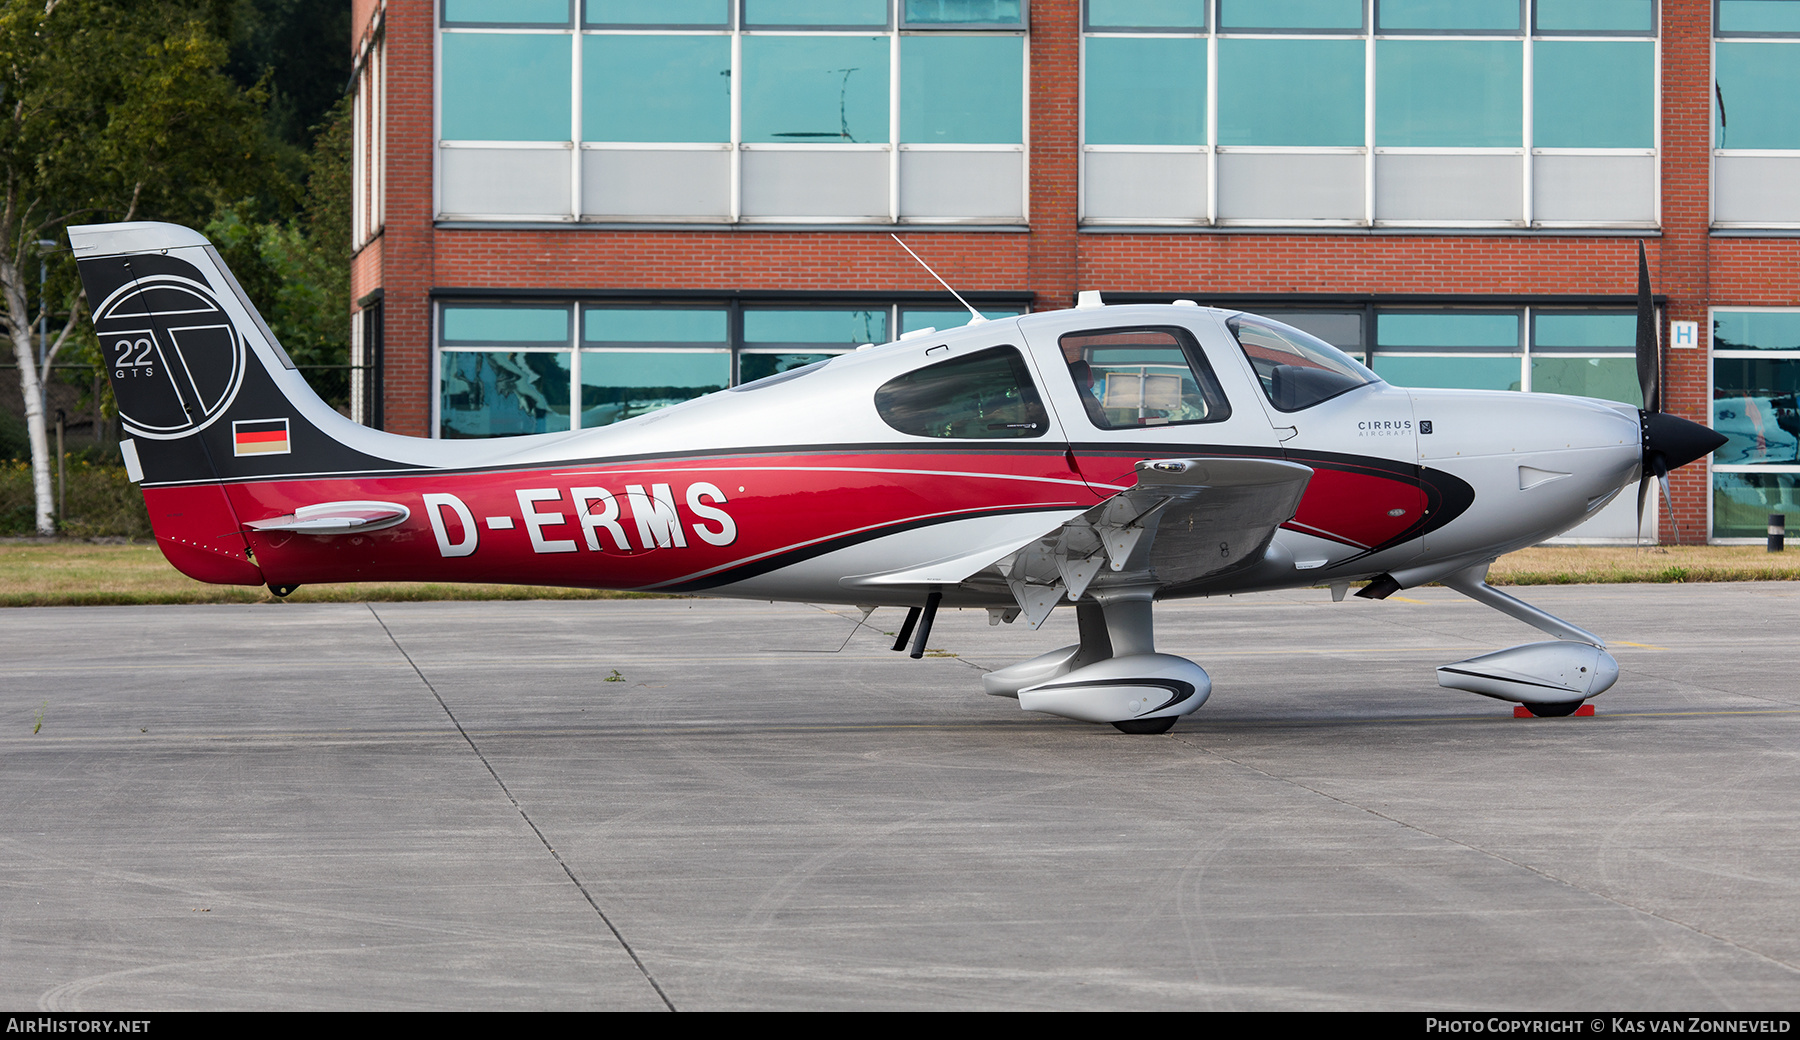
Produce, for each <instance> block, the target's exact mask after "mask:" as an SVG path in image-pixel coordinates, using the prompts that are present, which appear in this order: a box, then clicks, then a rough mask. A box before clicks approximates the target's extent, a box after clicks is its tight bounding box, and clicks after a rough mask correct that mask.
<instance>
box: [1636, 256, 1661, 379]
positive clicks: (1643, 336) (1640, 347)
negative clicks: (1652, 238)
mask: <svg viewBox="0 0 1800 1040" xmlns="http://www.w3.org/2000/svg"><path fill="white" fill-rule="evenodd" d="M1661 361H1662V359H1661V357H1660V356H1659V355H1658V353H1657V349H1656V306H1655V303H1654V301H1652V300H1651V298H1650V261H1649V260H1648V259H1646V258H1645V256H1644V243H1642V242H1639V243H1638V287H1637V376H1638V389H1640V390H1642V391H1643V393H1644V411H1646V412H1660V411H1662V394H1661V389H1662V388H1661V387H1660V386H1659V385H1658V383H1659V381H1660V380H1659V377H1660V374H1661V370H1662V364H1661Z"/></svg>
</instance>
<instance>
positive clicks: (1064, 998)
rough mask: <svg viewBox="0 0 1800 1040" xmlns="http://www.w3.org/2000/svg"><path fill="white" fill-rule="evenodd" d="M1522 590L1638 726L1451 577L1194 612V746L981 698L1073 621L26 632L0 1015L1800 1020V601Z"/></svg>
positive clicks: (468, 607)
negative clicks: (1545, 697)
mask: <svg viewBox="0 0 1800 1040" xmlns="http://www.w3.org/2000/svg"><path fill="white" fill-rule="evenodd" d="M1514 591H1517V592H1519V594H1520V595H1521V596H1522V598H1525V599H1527V600H1529V601H1531V602H1533V603H1536V604H1538V605H1540V606H1542V607H1544V608H1545V609H1548V610H1550V611H1552V612H1554V613H1556V614H1558V615H1560V616H1562V617H1565V618H1567V619H1568V620H1570V621H1572V622H1574V623H1576V624H1579V625H1582V626H1584V627H1587V628H1589V629H1591V630H1593V631H1596V632H1599V633H1601V634H1602V635H1604V636H1606V637H1608V638H1609V639H1610V640H1612V645H1613V650H1614V653H1615V655H1616V656H1617V657H1618V659H1619V662H1620V665H1621V670H1622V674H1621V678H1620V680H1619V683H1618V685H1617V686H1616V687H1614V688H1613V689H1612V690H1611V691H1609V692H1608V693H1606V694H1604V695H1602V696H1601V697H1600V698H1598V699H1597V700H1596V701H1595V705H1596V708H1597V710H1598V715H1597V716H1595V717H1593V718H1565V719H1514V718H1513V717H1512V710H1511V705H1509V704H1506V703H1503V702H1500V701H1493V700H1488V699H1486V698H1482V697H1478V696H1476V695H1473V694H1468V693H1462V692H1458V691H1450V690H1442V689H1439V688H1438V687H1437V686H1436V684H1435V677H1434V675H1433V671H1432V670H1433V668H1434V667H1435V666H1437V665H1440V664H1446V663H1449V662H1451V661H1454V660H1458V659H1461V658H1464V657H1468V656H1472V655H1474V654H1477V653H1481V652H1485V651H1488V650H1493V649H1498V648H1500V647H1503V646H1508V645H1512V644H1515V643H1522V642H1530V641H1534V640H1536V639H1539V638H1543V637H1542V636H1540V635H1539V634H1537V633H1536V632H1535V631H1534V630H1532V629H1528V628H1526V627H1525V626H1523V625H1521V624H1519V623H1518V622H1515V621H1512V620H1510V619H1507V618H1505V617H1502V616H1501V615H1499V614H1497V613H1495V612H1493V611H1490V610H1488V609H1486V608H1483V607H1480V606H1478V605H1476V604H1474V603H1472V602H1470V601H1468V600H1465V599H1463V598H1461V597H1460V596H1457V595H1456V594H1454V593H1452V592H1449V591H1448V590H1443V589H1418V590H1411V591H1408V592H1406V593H1402V594H1401V595H1399V596H1396V597H1394V598H1393V599H1390V600H1387V601H1385V602H1380V603H1372V602H1367V601H1362V600H1356V599H1351V600H1348V601H1346V602H1344V603H1338V604H1334V603H1332V602H1331V601H1330V598H1329V595H1328V594H1327V593H1326V592H1325V591H1323V590H1313V591H1306V592H1295V593H1284V594H1267V595H1258V596H1244V597H1237V598H1234V599H1220V600H1210V601H1197V602H1187V603H1176V604H1163V605H1161V606H1159V607H1158V616H1157V621H1158V649H1160V650H1163V651H1166V652H1170V653H1177V654H1182V655H1184V656H1188V657H1191V658H1193V659H1194V660H1196V661H1198V662H1199V663H1200V664H1202V665H1203V666H1204V667H1206V668H1207V670H1208V671H1209V672H1210V673H1211V674H1212V676H1213V679H1214V693H1213V697H1212V700H1211V701H1210V702H1209V703H1208V704H1207V705H1206V706H1205V707H1203V708H1201V709H1200V711H1199V712H1198V713H1196V714H1195V715H1191V716H1189V717H1188V718H1186V719H1184V720H1183V721H1182V722H1181V723H1179V724H1178V725H1177V726H1176V728H1175V729H1174V731H1173V732H1172V733H1170V734H1168V735H1165V736H1156V737H1147V736H1126V735H1124V734H1120V733H1118V732H1116V731H1114V730H1113V729H1111V728H1110V727H1103V726H1092V725H1087V724H1083V723H1077V722H1069V721H1065V720H1061V719H1056V718H1051V717H1047V716H1038V715H1029V714H1027V713H1024V712H1021V711H1020V710H1019V709H1018V706H1017V704H1016V702H1014V701H1011V700H1006V699H1002V698H996V697H987V696H984V695H982V693H981V689H980V673H981V672H982V671H983V670H985V669H989V668H994V667H998V666H1001V665H1005V664H1009V663H1012V662H1013V661H1017V660H1021V659H1023V658H1025V657H1028V656H1031V655H1033V654H1036V653H1040V652H1042V651H1044V650H1047V649H1050V648H1052V647H1055V646H1059V645H1063V644H1065V643H1068V642H1072V641H1073V632H1074V615H1073V612H1072V611H1068V610H1059V611H1057V613H1056V614H1055V615H1053V616H1052V618H1051V619H1050V621H1049V622H1048V623H1047V624H1046V625H1045V628H1044V630H1043V631H1040V632H1035V633H1034V632H1030V631H1028V630H1027V629H1026V628H1025V626H1024V625H1023V623H1020V624H1016V625H1012V626H1002V627H999V628H990V627H988V625H987V623H986V615H985V614H984V613H981V612H973V611H971V612H967V613H956V612H946V613H945V614H944V615H942V616H941V617H940V619H939V623H938V627H937V629H936V631H935V632H934V634H933V636H932V639H931V646H932V647H934V648H941V649H937V650H934V651H933V653H932V654H931V655H930V656H928V657H927V658H926V659H925V660H922V661H912V660H909V659H907V657H906V655H904V654H896V653H891V652H889V651H888V650H887V649H886V646H887V644H888V643H889V642H891V636H884V635H882V632H883V631H886V632H892V631H893V630H894V629H895V628H897V627H898V623H899V621H900V620H901V614H900V612H898V611H895V610H883V611H879V612H877V613H876V614H875V615H874V616H873V617H872V618H871V620H870V624H869V626H867V627H865V628H862V629H861V630H859V631H854V632H853V628H854V626H855V621H856V617H857V613H856V611H854V610H850V609H846V608H830V609H825V608H820V607H814V606H806V605H770V604H765V603H738V602H729V601H721V600H636V601H618V602H489V603H467V602H459V603H428V604H376V605H348V604H317V605H307V604H292V603H281V604H267V605H257V606H193V607H168V606H163V607H118V608H104V607H103V608H42V609H10V610H5V611H0V662H3V663H0V795H3V797H4V809H0V1008H5V1009H10V1010H15V1011H33V1010H45V1011H55V1010H62V1011H80V1010H146V1011H148V1010H180V1009H225V1008H247V1009H275V1008H314V1009H378V1010H410V1009H430V1010H444V1009H461V1008H470V1009H509V1008H517V1009H523V1008H559V1009H560V1008H575V1009H579V1008H594V1009H642V1010H658V1009H664V1008H675V1009H679V1010H698V1009H740V1008H756V1009H762V1008H768V1009H776V1008H807V1009H813V1008H817V1009H847V1008H856V1009H864V1008H911V1009H962V1008H996V1009H997V1008H1040V1009H1077V1008H1093V1009H1102V1008H1104V1009H1138V1008H1142V1009H1219V1010H1246V1009H1310V1010H1331V1009H1385V1010H1427V1009H1441V1010H1511V1009H1565V1010H1602V1009H1604V1010H1688V1011H1700V1010H1719V1009H1730V1010H1793V1009H1795V1008H1800V826H1796V824H1797V823H1800V681H1797V680H1796V672H1797V671H1800V650H1797V649H1796V644H1795V633H1796V631H1800V583H1789V584H1782V583H1770V584H1729V585H1686V586H1683V585H1648V586H1632V585H1613V586H1572V587H1557V588H1528V589H1524V590H1514ZM846 637H848V644H847V646H846V647H845V649H843V650H842V651H841V652H837V653H833V652H830V651H833V650H835V649H836V648H837V647H838V646H839V645H840V644H843V643H844V642H845V640H846ZM34 729H35V730H36V731H35V732H34Z"/></svg>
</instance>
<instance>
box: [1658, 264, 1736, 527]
mask: <svg viewBox="0 0 1800 1040" xmlns="http://www.w3.org/2000/svg"><path fill="white" fill-rule="evenodd" d="M1656 332H1657V330H1656V307H1655V304H1654V303H1653V302H1652V300H1651V298H1650V262H1649V260H1648V259H1646V258H1645V256H1644V243H1642V242H1639V243H1638V285H1637V375H1638V389H1640V390H1642V391H1643V393H1644V407H1643V409H1642V410H1640V411H1639V412H1638V416H1639V418H1640V421H1641V422H1642V424H1643V430H1644V461H1643V476H1642V477H1640V478H1639V479H1638V497H1637V524H1638V526H1637V529H1638V537H1639V538H1640V539H1642V537H1643V531H1644V496H1645V494H1646V493H1648V492H1649V490H1650V480H1651V478H1652V477H1654V478H1655V479H1656V480H1657V481H1658V482H1659V483H1661V484H1662V493H1663V504H1664V505H1665V506H1667V507H1668V510H1669V523H1670V524H1671V525H1675V537H1676V539H1677V540H1679V539H1680V538H1681V527H1680V525H1677V524H1675V501H1674V499H1673V498H1672V497H1671V496H1670V494H1669V471H1670V470H1672V469H1680V468H1681V467H1682V466H1685V465H1687V464H1688V463H1690V462H1693V461H1694V460H1695V459H1698V458H1701V457H1703V456H1705V455H1709V454H1711V453H1712V452H1713V450H1714V449H1715V448H1718V447H1719V446H1721V445H1723V444H1724V443H1725V436H1724V435H1723V434H1721V433H1719V432H1718V431H1717V430H1714V429H1711V428H1710V427H1706V426H1702V425H1700V424H1699V423H1697V422H1694V421H1692V420H1690V419H1683V418H1682V417H1681V416H1679V415H1670V414H1669V413H1667V412H1665V411H1663V410H1662V387H1661V385H1660V384H1661V377H1662V352H1661V350H1660V349H1659V347H1658V345H1657V335H1656Z"/></svg>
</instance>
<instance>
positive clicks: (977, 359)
mask: <svg viewBox="0 0 1800 1040" xmlns="http://www.w3.org/2000/svg"><path fill="white" fill-rule="evenodd" d="M875 410H876V411H877V412H878V413H880V415H881V420H882V421H883V422H885V423H887V424H888V425H889V426H892V427H893V428H894V429H896V430H899V431H900V432H901V433H910V434H912V435H913V436H915V437H981V438H989V437H1042V436H1043V435H1044V432H1045V431H1046V430H1048V429H1049V428H1050V417H1049V415H1048V413H1046V412H1045V411H1044V404H1043V399H1042V398H1040V397H1039V396H1038V391H1037V386H1036V385H1034V384H1033V383H1032V381H1031V373H1030V372H1029V371H1028V370H1027V369H1026V367H1025V359H1024V358H1023V357H1021V356H1020V354H1019V351H1018V348H1016V347H992V348H989V349H987V350H980V351H976V352H975V353H973V354H969V355H966V356H964V357H958V358H951V359H950V360H948V361H940V362H938V363H937V364H935V365H927V366H925V367H924V368H919V369H914V370H913V371H911V372H908V373H906V374H905V375H900V376H895V377H894V378H893V379H890V380H888V381H887V382H885V383H883V384H882V385H881V389H879V390H877V391H875Z"/></svg>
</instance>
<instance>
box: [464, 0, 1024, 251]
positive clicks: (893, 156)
mask: <svg viewBox="0 0 1800 1040" xmlns="http://www.w3.org/2000/svg"><path fill="white" fill-rule="evenodd" d="M904 3H905V0H888V5H889V6H888V23H887V26H886V27H885V28H880V27H871V28H866V29H855V28H843V27H836V26H832V27H821V28H818V29H812V28H807V27H781V28H754V29H746V28H745V27H744V25H743V15H742V4H741V3H740V2H738V0H732V2H731V5H730V6H731V15H730V18H731V22H730V25H729V26H728V27H719V26H697V27H693V28H688V27H681V26H671V27H656V28H639V27H633V28H604V29H600V28H588V27H586V26H584V25H583V24H582V21H581V17H582V14H583V5H582V2H581V0H573V11H574V21H573V22H572V23H569V24H562V25H545V26H514V25H507V26H474V25H467V24H458V25H453V26H446V25H444V24H443V19H442V16H441V13H437V12H434V18H435V21H434V30H435V34H434V36H433V48H434V50H433V63H432V68H433V72H432V139H433V143H434V145H435V147H434V148H433V149H432V212H433V214H434V215H435V219H436V220H439V221H454V222H461V221H470V222H496V223H540V222H543V223H566V224H583V223H589V224H591V223H599V224H639V223H649V224H672V223H673V224H694V225H700V226H707V225H715V226H716V225H718V224H719V223H720V220H719V219H718V218H716V217H712V216H699V217H692V218H671V217H667V216H657V217H644V218H638V217H632V216H624V215H613V214H588V213H586V212H585V210H586V208H587V207H586V206H585V205H584V201H585V200H584V199H583V197H582V196H583V177H584V167H585V162H584V157H585V156H586V155H587V154H589V153H594V152H608V151H612V152H627V151H714V152H716V151H727V152H729V154H730V160H729V163H730V174H729V177H730V179H729V185H728V187H727V191H728V212H727V214H726V215H725V218H724V221H723V222H724V223H726V224H740V223H742V224H751V223H756V224H773V225H814V224H816V225H833V226H835V225H857V224H865V225H873V226H877V227H895V226H903V225H904V226H913V225H949V226H963V225H967V226H996V225H1004V226H1023V225H1027V224H1029V223H1030V220H1031V171H1030V165H1029V157H1030V153H1031V36H1030V32H1029V29H1028V28H1016V29H1008V28H982V27H979V26H976V27H970V26H960V25H946V26H943V27H941V28H931V27H924V26H918V25H901V24H900V21H901V18H900V16H901V14H902V13H903V8H902V7H901V6H899V5H902V4H904ZM1027 25H1029V21H1027ZM455 33H476V34H498V33H519V34H529V35H563V36H568V37H569V38H570V48H571V53H570V63H571V75H570V91H571V98H570V109H569V110H570V127H569V138H568V140H564V141H472V140H471V141H464V140H456V141H448V140H445V139H444V135H443V101H442V99H443V64H444V63H443V39H444V36H445V35H446V34H455ZM959 35H960V36H984V37H996V36H1006V37H1017V38H1019V39H1020V40H1021V41H1022V42H1021V44H1020V46H1021V49H1022V51H1023V54H1022V59H1021V62H1020V65H1021V76H1022V82H1021V84H1020V91H1019V106H1020V113H1019V118H1020V133H1021V138H1020V141H1019V143H1017V144H925V143H903V142H901V140H900V106H901V103H902V102H901V91H900V50H901V45H900V41H901V38H902V37H903V36H959ZM595 36H729V37H730V38H731V69H732V76H731V89H730V96H731V100H730V105H731V139H730V140H729V141H728V142H631V141H616V142H615V141H584V140H582V136H583V135H582V111H581V106H582V83H581V77H582V60H583V55H582V49H583V44H584V42H585V41H586V40H587V39H588V38H590V37H595ZM747 36H808V37H811V36H847V37H870V36H886V37H887V38H888V140H887V142H886V143H882V144H844V143H837V144H829V143H788V142H746V141H745V140H744V139H743V121H742V103H743V75H742V69H743V60H742V59H743V40H744V38H745V37H747ZM478 148H491V149H517V150H556V149H561V150H565V151H567V152H568V153H569V156H570V161H569V200H570V205H569V209H568V211H567V212H544V213H538V214H519V213H510V214H499V213H450V212H446V210H445V205H444V169H443V165H444V162H443V160H444V152H445V150H446V149H449V150H457V149H478ZM751 151H770V152H776V151H788V152H809V151H810V152H826V153H831V154H843V153H845V152H853V151H862V152H880V153H883V154H884V155H885V156H886V160H887V162H886V166H887V209H886V212H885V213H883V214H880V215H876V216H867V215H864V216H769V217H746V216H745V215H744V212H743V209H744V207H743V157H744V154H745V153H746V152H751ZM913 151H917V152H985V153H993V154H1016V155H1018V156H1019V165H1020V170H1019V184H1020V197H1019V213H1018V216H1017V217H1010V216H1009V217H996V216H994V215H975V216H966V217H963V216H948V217H946V216H930V217H920V216H905V215H903V214H902V213H901V212H900V166H901V162H900V156H901V153H903V152H913Z"/></svg>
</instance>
